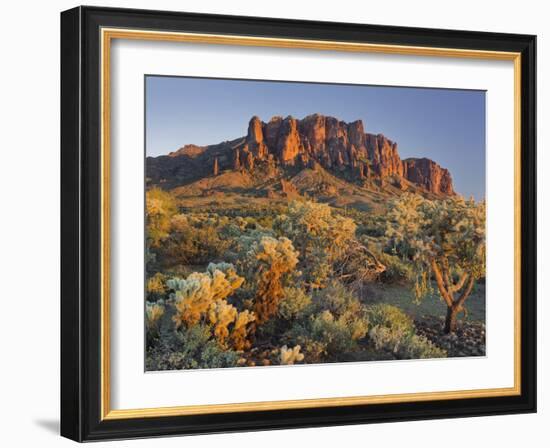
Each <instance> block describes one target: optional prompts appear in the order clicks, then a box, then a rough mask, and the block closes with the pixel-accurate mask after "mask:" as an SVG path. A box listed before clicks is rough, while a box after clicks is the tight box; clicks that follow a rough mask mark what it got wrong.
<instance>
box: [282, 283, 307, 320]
mask: <svg viewBox="0 0 550 448" xmlns="http://www.w3.org/2000/svg"><path fill="white" fill-rule="evenodd" d="M283 294H284V296H283V298H282V300H281V302H280V303H279V310H278V313H279V316H280V317H282V318H283V319H286V320H292V319H296V318H297V317H298V316H300V314H301V313H302V312H303V311H304V310H305V309H306V308H307V307H308V306H309V305H310V304H311V296H310V295H308V294H307V293H306V292H305V291H304V290H303V289H302V288H296V287H286V288H284V289H283Z"/></svg>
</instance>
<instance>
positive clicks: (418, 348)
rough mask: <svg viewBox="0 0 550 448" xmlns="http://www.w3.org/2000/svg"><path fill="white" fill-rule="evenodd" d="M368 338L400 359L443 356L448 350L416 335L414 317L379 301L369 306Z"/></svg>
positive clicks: (376, 345)
mask: <svg viewBox="0 0 550 448" xmlns="http://www.w3.org/2000/svg"><path fill="white" fill-rule="evenodd" d="M367 312H368V315H369V323H370V325H371V327H370V330H369V332H368V335H369V339H370V341H371V342H372V344H373V345H374V347H375V348H376V350H382V351H385V352H388V353H391V354H392V355H393V356H394V357H395V358H397V359H419V358H443V357H446V356H447V353H446V352H445V350H442V349H440V348H438V347H436V346H435V345H433V344H432V343H431V342H430V341H429V340H428V339H426V338H425V337H423V336H419V335H417V334H416V329H415V327H414V323H413V321H412V319H411V318H410V317H409V316H407V315H406V314H405V313H404V312H403V311H401V310H400V309H399V308H397V307H395V306H392V305H386V304H377V305H372V306H370V307H368V310H367Z"/></svg>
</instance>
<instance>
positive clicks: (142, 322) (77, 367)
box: [61, 7, 536, 441]
mask: <svg viewBox="0 0 550 448" xmlns="http://www.w3.org/2000/svg"><path fill="white" fill-rule="evenodd" d="M535 43H536V38H535V36H530V35H515V34H496V33H482V32H471V31H449V30H437V29H418V28H403V27H392V26H378V25H376V26H374V25H360V24H350V23H328V22H327V23H325V22H310V21H293V20H280V19H267V18H255V17H232V16H217V15H204V14H188V13H176V12H161V11H142V10H124V9H109V8H96V7H78V8H75V9H71V10H69V11H65V12H63V13H62V14H61V106H62V107H61V114H62V115H61V171H62V189H61V204H62V215H61V235H62V247H61V252H62V261H61V271H62V291H61V292H62V294H61V302H62V306H61V309H62V328H61V350H62V365H61V367H62V372H61V373H62V375H61V414H62V415H61V433H62V435H63V436H65V437H68V438H71V439H74V440H77V441H90V440H100V439H119V438H136V437H152V436H159V435H178V434H181V435H184V434H196V433H209V432H227V431H245V430H258V429H277V428H296V427H311V426H326V425H339V424H358V423H370V422H386V421H399V420H414V419H431V418H446V417H462V416H478V415H496V414H508V413H525V412H535V410H536V310H535V308H536V227H535V225H536V209H535V207H536V200H535V199H536V192H535V185H536V182H535V172H536V171H535V123H536V120H535V103H536V98H535V87H536V85H535Z"/></svg>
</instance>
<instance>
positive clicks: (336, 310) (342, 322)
mask: <svg viewBox="0 0 550 448" xmlns="http://www.w3.org/2000/svg"><path fill="white" fill-rule="evenodd" d="M305 310H306V311H307V312H306V313H304V315H303V316H302V317H301V318H300V319H298V320H297V321H296V322H295V324H294V325H293V326H292V327H291V328H290V330H288V331H287V332H286V333H285V335H284V336H283V339H284V340H285V341H287V342H288V343H289V344H298V345H300V346H301V347H302V350H303V353H304V354H305V356H306V362H321V361H341V360H345V359H347V358H348V357H349V355H350V353H352V352H354V351H357V350H359V345H358V343H359V341H361V340H362V339H364V338H365V336H366V335H367V332H368V328H369V322H368V317H367V314H366V309H365V307H364V306H363V305H362V304H361V303H360V302H359V301H358V300H357V298H356V297H355V296H354V295H353V294H352V293H350V292H349V291H348V290H347V289H346V288H345V287H344V286H343V285H342V284H340V283H338V282H332V283H331V284H329V286H328V287H327V288H325V289H322V290H319V291H316V292H315V294H314V295H313V301H312V304H311V305H310V306H308V307H307V308H305Z"/></svg>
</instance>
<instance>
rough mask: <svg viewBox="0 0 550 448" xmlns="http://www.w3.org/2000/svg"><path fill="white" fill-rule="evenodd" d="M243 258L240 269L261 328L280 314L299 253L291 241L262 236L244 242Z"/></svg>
mask: <svg viewBox="0 0 550 448" xmlns="http://www.w3.org/2000/svg"><path fill="white" fill-rule="evenodd" d="M241 244H242V245H243V247H242V251H243V252H244V256H243V258H242V259H241V261H240V262H239V268H240V270H241V271H242V272H243V273H244V275H245V276H246V278H247V279H248V282H247V283H248V288H249V289H252V290H253V291H254V292H253V294H254V297H253V303H254V313H255V315H256V323H257V324H258V325H261V324H263V323H265V322H266V321H268V320H269V319H270V318H271V317H272V316H273V315H275V314H276V313H277V310H278V307H279V302H280V301H281V300H282V299H283V297H284V289H283V288H284V286H285V284H286V283H287V282H288V280H289V278H290V276H291V274H292V273H293V271H294V268H295V267H296V265H297V263H298V253H297V252H296V251H295V250H294V247H293V245H292V242H291V241H290V240H289V239H288V238H284V237H280V238H273V237H270V236H265V235H262V234H259V235H258V237H257V238H250V237H246V238H245V239H243V240H241Z"/></svg>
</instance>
